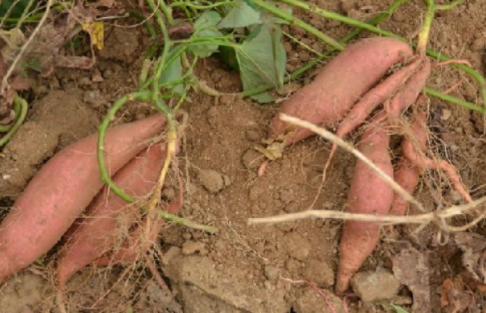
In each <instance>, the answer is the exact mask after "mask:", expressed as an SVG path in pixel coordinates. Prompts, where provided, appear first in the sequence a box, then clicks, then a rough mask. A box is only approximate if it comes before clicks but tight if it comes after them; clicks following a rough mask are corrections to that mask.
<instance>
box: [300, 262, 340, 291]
mask: <svg viewBox="0 0 486 313" xmlns="http://www.w3.org/2000/svg"><path fill="white" fill-rule="evenodd" d="M302 276H303V277H304V278H305V279H307V280H308V281H311V282H313V283H316V284H317V285H319V286H320V287H324V288H331V287H332V286H333V285H334V271H333V269H332V268H331V267H330V266H329V264H327V263H325V262H321V261H318V260H309V261H307V262H305V264H304V269H303V271H302Z"/></svg>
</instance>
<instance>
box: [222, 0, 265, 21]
mask: <svg viewBox="0 0 486 313" xmlns="http://www.w3.org/2000/svg"><path fill="white" fill-rule="evenodd" d="M260 22H261V19H260V12H258V11H257V10H256V9H254V8H252V7H251V6H250V5H248V3H247V2H246V1H244V0H236V4H235V7H234V8H233V9H232V10H231V11H230V12H229V13H228V15H226V16H225V18H224V19H223V20H222V21H221V23H219V25H218V27H219V28H240V27H247V26H251V25H254V24H259V23H260Z"/></svg>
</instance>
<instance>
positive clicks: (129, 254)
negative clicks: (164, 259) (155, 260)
mask: <svg viewBox="0 0 486 313" xmlns="http://www.w3.org/2000/svg"><path fill="white" fill-rule="evenodd" d="M183 191H184V190H183V186H182V180H179V194H178V197H177V199H175V200H173V201H172V202H170V203H169V204H168V205H167V206H166V207H165V209H164V211H166V212H168V213H172V214H174V213H177V211H178V210H179V209H180V208H181V207H182V204H183V202H184V198H183ZM164 223H165V220H164V219H163V218H161V217H157V219H156V222H155V223H154V225H152V229H151V230H150V232H149V233H148V234H147V237H146V238H145V237H144V235H145V232H144V230H145V228H144V227H145V225H143V224H142V225H137V226H136V227H135V229H133V230H132V231H131V233H130V235H129V237H128V238H127V240H126V241H125V242H124V243H123V246H122V247H121V249H120V250H119V251H116V252H115V253H112V252H107V253H106V254H105V255H103V256H102V257H101V258H100V259H98V260H97V261H96V262H95V264H96V265H98V266H107V265H114V264H123V263H127V262H130V263H133V262H135V261H137V260H138V259H139V258H140V257H141V256H143V255H144V254H145V253H146V252H147V251H148V250H149V249H150V247H151V246H152V245H153V244H154V243H155V241H156V240H157V236H158V235H159V233H160V230H161V228H162V226H163V225H164Z"/></svg>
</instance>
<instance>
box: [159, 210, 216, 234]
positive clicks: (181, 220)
mask: <svg viewBox="0 0 486 313" xmlns="http://www.w3.org/2000/svg"><path fill="white" fill-rule="evenodd" d="M158 213H159V215H160V216H161V217H162V218H164V219H166V220H170V221H172V222H174V223H177V224H180V225H182V226H185V227H189V228H193V229H197V230H202V231H204V232H207V233H210V234H215V233H217V232H218V229H217V228H216V227H213V226H207V225H201V224H198V223H196V222H193V221H190V220H187V219H185V218H182V217H179V216H177V215H174V214H170V213H167V212H164V211H160V210H159V211H158Z"/></svg>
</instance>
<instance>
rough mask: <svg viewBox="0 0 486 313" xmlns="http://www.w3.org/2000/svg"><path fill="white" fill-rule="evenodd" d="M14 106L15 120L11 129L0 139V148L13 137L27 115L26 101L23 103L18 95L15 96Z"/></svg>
mask: <svg viewBox="0 0 486 313" xmlns="http://www.w3.org/2000/svg"><path fill="white" fill-rule="evenodd" d="M14 105H15V107H16V108H15V112H16V119H15V122H14V124H13V126H12V128H10V130H9V131H8V132H7V133H6V134H5V136H3V137H2V138H1V139H0V148H1V147H3V146H4V145H5V144H6V143H7V142H8V141H9V140H10V139H11V138H12V136H13V135H15V133H16V132H17V130H18V129H19V127H20V126H21V125H22V123H23V122H24V120H25V117H26V115H27V110H28V108H29V105H28V104H27V101H25V100H24V99H23V98H21V97H19V96H18V95H15V97H14Z"/></svg>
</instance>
